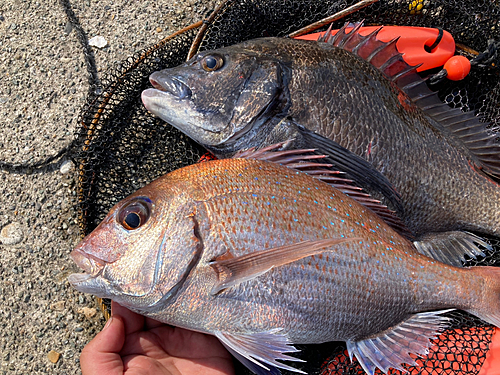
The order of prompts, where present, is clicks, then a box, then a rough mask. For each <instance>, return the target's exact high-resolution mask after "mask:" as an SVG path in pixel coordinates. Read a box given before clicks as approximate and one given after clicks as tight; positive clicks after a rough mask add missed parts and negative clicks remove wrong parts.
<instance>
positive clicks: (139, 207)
mask: <svg viewBox="0 0 500 375" xmlns="http://www.w3.org/2000/svg"><path fill="white" fill-rule="evenodd" d="M168 182H169V181H168V175H166V176H164V177H162V178H160V179H158V180H156V181H154V182H153V183H151V184H149V185H147V186H145V187H144V188H142V189H140V190H138V191H137V192H136V193H134V194H132V195H131V196H129V197H127V198H125V199H124V200H122V201H121V202H119V203H118V204H116V205H115V206H114V207H113V208H112V209H111V211H110V212H109V213H108V215H107V216H106V217H105V218H104V220H103V221H102V222H101V223H100V224H99V225H98V226H97V227H96V228H95V229H94V231H92V233H90V234H89V235H88V236H86V237H85V238H84V239H83V240H82V241H81V242H80V243H79V244H78V245H77V246H76V247H75V249H74V250H73V251H72V252H71V255H70V256H71V258H72V259H73V260H74V261H75V263H76V264H77V265H78V266H79V267H80V268H81V269H83V270H84V271H85V273H83V274H82V273H79V274H72V275H70V276H69V278H68V280H69V282H70V283H71V284H72V285H73V286H74V287H75V288H76V289H77V290H79V291H80V292H84V293H90V294H94V295H96V296H98V297H101V298H110V299H112V300H114V301H116V302H118V303H120V304H121V305H123V306H126V307H129V308H131V309H134V310H136V311H138V310H139V311H140V310H143V309H144V310H147V309H148V308H151V306H154V305H156V304H157V303H159V301H165V300H166V299H168V296H169V295H170V294H172V293H174V292H175V291H176V290H177V288H178V286H179V283H180V282H181V281H182V280H183V279H185V277H184V275H185V274H186V273H188V272H187V271H186V270H188V269H189V267H190V265H191V264H192V259H193V257H194V256H195V254H196V253H197V252H198V248H197V243H196V242H195V241H193V224H192V220H190V218H189V217H188V215H187V214H186V213H185V212H184V211H182V208H183V207H185V205H183V203H182V195H183V194H182V193H181V192H179V191H178V190H176V189H172V188H171V186H169V184H168ZM179 197H181V198H179Z"/></svg>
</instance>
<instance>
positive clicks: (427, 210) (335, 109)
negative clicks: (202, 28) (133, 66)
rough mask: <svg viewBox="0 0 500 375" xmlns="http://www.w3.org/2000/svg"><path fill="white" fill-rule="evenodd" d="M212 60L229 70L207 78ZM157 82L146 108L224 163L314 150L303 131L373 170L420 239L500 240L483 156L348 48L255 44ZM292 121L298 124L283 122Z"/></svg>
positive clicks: (497, 193) (158, 75)
mask: <svg viewBox="0 0 500 375" xmlns="http://www.w3.org/2000/svg"><path fill="white" fill-rule="evenodd" d="M213 55H217V56H221V57H222V58H223V59H224V66H223V67H222V68H221V69H219V70H217V71H213V72H206V71H205V70H203V68H202V67H201V62H202V61H204V59H206V58H207V57H209V56H213ZM171 79H174V80H178V81H180V82H183V84H184V85H185V86H186V87H188V88H189V89H190V90H191V91H192V96H191V97H189V98H185V99H183V100H177V99H176V95H175V94H174V95H172V94H171V93H168V92H165V91H161V90H165V88H164V86H166V83H167V82H169V81H170V80H171ZM151 81H152V82H153V84H154V86H155V87H156V88H159V89H160V90H155V89H148V90H146V91H144V92H143V96H142V97H143V102H144V104H145V106H146V108H148V109H149V110H150V111H151V112H152V113H154V114H155V115H157V116H159V117H161V118H162V119H164V120H165V121H167V122H169V123H170V124H172V125H174V126H176V127H177V128H178V129H180V130H181V131H183V132H185V133H186V134H187V135H188V136H190V137H191V138H193V139H195V140H196V141H197V142H199V143H200V144H202V145H203V146H205V147H207V148H208V149H210V150H211V151H212V152H213V153H214V154H215V155H217V156H218V157H227V156H230V155H232V153H234V152H235V151H237V150H238V149H241V148H245V147H254V146H256V147H262V146H266V145H269V144H273V143H277V142H279V141H285V140H287V139H290V137H294V138H295V139H296V143H295V145H293V146H292V147H298V148H305V147H315V144H314V143H311V142H309V141H307V140H304V139H303V138H301V134H302V131H301V130H300V129H298V128H297V127H296V126H295V125H294V123H298V124H301V125H302V126H304V127H305V128H307V129H309V130H311V131H313V132H315V133H317V134H319V135H321V136H324V137H326V138H329V139H331V140H333V141H335V142H337V143H339V144H340V145H341V146H343V147H346V148H347V149H349V150H350V151H352V152H354V153H356V154H357V155H359V156H361V157H363V158H365V159H366V160H368V161H369V162H371V163H372V164H373V166H374V167H375V168H376V169H377V170H378V171H380V172H381V173H382V174H383V175H384V176H385V177H386V178H387V179H388V180H389V181H390V182H391V183H392V184H393V185H394V186H395V188H396V190H397V191H398V192H399V193H400V195H401V198H402V199H401V201H402V204H403V206H402V208H400V207H397V206H395V205H394V204H393V202H391V201H390V200H389V199H388V198H387V196H381V195H380V194H378V192H377V191H374V190H373V189H372V190H370V188H369V187H368V188H367V190H368V191H369V192H370V193H371V194H372V195H373V196H375V197H377V198H378V199H381V200H382V201H383V202H384V204H386V205H388V206H389V207H390V208H392V209H394V210H396V211H397V212H398V214H399V216H400V217H401V218H402V219H403V220H404V222H405V224H406V225H407V227H408V228H409V229H410V230H411V232H412V233H414V235H415V236H416V237H420V236H422V235H423V234H425V233H430V232H446V231H455V230H468V231H476V232H480V233H487V234H491V235H497V236H499V235H500V190H499V188H498V184H496V183H495V182H493V181H492V180H491V179H490V178H489V177H487V176H486V175H485V174H483V173H482V172H479V171H478V168H474V166H475V165H476V166H477V165H481V163H480V162H478V160H477V158H476V157H475V156H474V155H473V154H472V153H471V152H470V150H468V149H467V148H466V147H465V146H464V144H463V143H462V142H461V141H459V140H458V139H456V138H455V137H453V136H452V135H451V133H450V132H449V131H448V130H447V129H445V128H444V127H443V126H442V125H441V124H439V123H437V122H436V121H435V120H434V119H433V118H431V117H430V116H428V115H426V113H424V112H423V111H422V110H421V109H419V108H418V107H417V106H416V105H414V104H413V103H412V102H411V100H410V99H409V98H408V96H407V95H406V94H405V93H403V92H402V91H401V90H400V89H399V88H398V87H396V85H395V84H393V83H391V82H390V81H389V80H388V79H387V78H386V77H384V76H383V75H382V74H381V73H380V72H379V71H378V70H377V69H376V68H375V67H373V66H372V65H371V64H370V63H368V62H366V61H364V60H362V59H361V58H359V57H358V56H355V55H354V54H352V53H350V52H348V51H345V50H344V49H342V48H337V47H334V46H331V45H329V44H327V43H321V42H317V43H315V42H310V41H298V40H292V39H285V38H262V39H256V40H251V41H247V42H244V43H241V44H238V45H235V46H231V47H226V48H221V49H219V50H214V51H205V52H202V53H200V54H199V55H198V56H197V57H195V58H193V59H192V60H191V61H189V62H187V63H186V64H184V65H181V66H179V67H177V68H173V69H165V70H163V71H160V72H155V73H153V74H152V75H151ZM218 109H220V111H218ZM286 118H291V119H292V120H293V122H292V123H289V124H286V125H283V123H282V122H279V120H281V119H286ZM276 124H278V125H276ZM308 142H309V143H308ZM312 142H314V140H313V141H312ZM364 187H365V186H364ZM365 188H366V187H365Z"/></svg>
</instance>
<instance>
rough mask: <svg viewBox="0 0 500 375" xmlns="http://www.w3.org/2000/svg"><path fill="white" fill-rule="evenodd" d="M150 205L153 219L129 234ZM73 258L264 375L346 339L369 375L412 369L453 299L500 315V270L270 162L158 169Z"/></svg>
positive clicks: (145, 307) (134, 304) (148, 309)
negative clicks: (444, 254) (407, 234)
mask: <svg viewBox="0 0 500 375" xmlns="http://www.w3.org/2000/svg"><path fill="white" fill-rule="evenodd" d="M137 207H143V210H142V211H140V210H139V211H137V212H138V215H142V216H139V217H140V218H141V225H140V226H139V227H138V228H131V229H128V230H124V227H123V225H122V218H123V215H124V214H127V213H128V212H130V210H133V209H136V208H137ZM134 212H136V211H134ZM143 218H144V221H143ZM145 244H147V247H145ZM115 247H118V248H120V249H121V254H122V255H117V253H116V251H114V250H113V248H115ZM145 250H147V251H145ZM72 256H73V258H74V259H75V261H76V262H77V263H78V264H79V265H80V267H82V268H83V269H84V270H85V271H86V272H87V274H83V275H82V274H79V275H72V276H70V282H71V283H72V284H73V285H74V286H75V287H76V288H77V289H79V290H80V291H84V292H91V293H93V294H96V295H98V296H100V297H106V298H111V299H114V300H115V301H117V302H118V303H120V304H122V305H123V306H126V307H128V308H130V309H131V310H134V311H137V312H140V313H142V314H144V315H146V316H149V317H151V318H154V319H157V320H159V321H162V322H165V323H168V324H172V325H175V326H179V327H183V328H187V329H191V330H196V331H201V332H206V333H211V334H214V335H216V336H217V337H218V338H219V339H220V340H221V342H222V343H223V344H224V345H225V346H226V347H227V348H228V350H230V351H231V352H232V353H233V354H235V356H236V357H237V358H238V359H240V360H241V361H242V362H243V363H245V364H246V365H247V366H249V367H250V368H251V369H252V370H253V371H254V372H256V373H258V374H264V373H266V371H265V370H264V367H266V366H270V367H273V368H284V369H288V370H291V371H298V370H297V369H295V368H294V367H292V366H289V365H287V364H284V363H281V362H277V361H276V359H280V360H293V357H289V356H288V355H287V354H285V353H288V352H291V351H295V348H294V347H293V346H291V345H292V344H307V343H322V342H327V341H339V340H344V341H347V345H348V348H349V350H350V352H351V353H352V354H354V355H355V356H356V358H357V359H358V360H359V361H360V362H361V364H362V365H363V368H365V370H366V371H367V372H368V373H370V374H372V373H373V371H374V369H375V368H376V367H379V368H381V369H383V370H386V369H387V368H388V367H395V368H400V364H401V363H413V359H412V358H411V357H410V356H409V355H408V353H414V354H422V353H423V352H424V351H425V350H426V349H427V347H428V346H429V345H430V344H429V338H430V337H433V336H434V335H435V334H436V333H437V332H439V331H440V330H442V329H443V327H444V326H445V325H446V322H447V318H445V317H442V316H441V314H442V313H443V311H447V310H446V309H450V308H452V309H453V308H460V309H465V310H466V311H469V312H471V313H473V314H476V315H478V316H479V317H481V318H483V319H486V320H487V321H489V322H491V323H493V324H497V323H500V319H498V314H499V311H500V273H499V270H498V269H495V268H491V267H479V268H478V267H473V268H470V269H464V268H457V267H454V266H451V265H447V264H444V263H441V262H439V261H437V260H434V259H432V258H428V257H426V256H423V255H420V254H419V253H418V252H417V251H416V249H415V248H414V247H413V245H412V243H411V242H410V241H408V240H407V239H406V238H404V237H402V236H401V235H399V234H398V233H397V232H395V231H394V230H393V229H392V228H391V227H389V226H388V225H387V224H386V223H385V222H384V221H382V220H381V219H380V218H379V217H378V216H377V215H375V214H374V213H372V212H371V211H370V210H369V209H367V208H365V207H364V206H362V205H360V204H359V203H357V202H356V201H355V200H353V199H352V198H350V197H348V196H346V195H344V194H343V193H341V192H340V191H338V190H336V189H335V188H333V187H332V186H330V185H329V184H326V183H324V182H322V181H320V180H318V179H315V178H313V177H311V176H308V175H307V174H305V173H302V172H298V171H294V170H291V169H289V168H287V167H284V166H280V165H278V164H275V163H270V162H263V161H258V160H247V159H225V160H213V161H209V162H205V163H200V164H197V165H193V166H189V167H186V168H183V169H180V170H178V171H174V172H172V173H170V174H168V175H166V176H163V177H161V178H159V179H158V180H156V181H154V182H152V183H151V184H149V185H147V186H146V187H144V188H142V189H140V190H138V191H137V192H136V193H134V194H133V195H131V196H130V197H128V198H126V199H125V200H124V201H122V202H120V203H118V204H117V205H116V206H115V207H114V208H113V209H112V210H111V211H110V213H109V214H108V216H107V217H106V218H105V219H104V221H103V222H102V223H101V224H100V225H99V226H98V227H97V228H96V229H95V230H94V232H92V233H91V234H90V235H89V236H88V237H86V239H84V240H83V241H82V243H81V244H80V245H79V246H77V248H76V249H75V250H73V252H72ZM102 259H107V261H102ZM100 260H101V261H100ZM132 286H135V288H133V287H132ZM134 291H136V292H134ZM144 291H148V292H147V293H144ZM381 343H384V344H383V345H385V346H384V347H383V348H380V347H379V346H380V345H382V344H381ZM249 358H254V360H255V361H256V363H255V362H252V361H250V362H252V363H253V364H252V363H248V362H249ZM267 368H269V367H267Z"/></svg>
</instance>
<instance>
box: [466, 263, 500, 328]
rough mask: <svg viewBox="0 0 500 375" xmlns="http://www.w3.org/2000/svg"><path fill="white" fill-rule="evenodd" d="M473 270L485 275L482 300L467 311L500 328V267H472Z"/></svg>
mask: <svg viewBox="0 0 500 375" xmlns="http://www.w3.org/2000/svg"><path fill="white" fill-rule="evenodd" d="M471 271H473V272H474V273H477V274H479V275H481V276H483V277H484V285H483V288H484V290H483V291H482V294H481V300H480V301H477V305H476V306H474V308H471V309H468V310H467V311H468V312H470V313H471V314H474V315H476V316H477V317H479V318H481V319H483V320H484V321H486V322H488V323H490V324H493V325H494V326H497V327H499V328H500V268H497V267H472V268H471Z"/></svg>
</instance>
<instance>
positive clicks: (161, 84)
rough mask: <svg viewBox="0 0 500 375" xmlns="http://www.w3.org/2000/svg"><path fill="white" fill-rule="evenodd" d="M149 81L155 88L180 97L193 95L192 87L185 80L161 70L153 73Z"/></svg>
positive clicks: (186, 97)
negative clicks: (163, 72) (162, 72)
mask: <svg viewBox="0 0 500 375" xmlns="http://www.w3.org/2000/svg"><path fill="white" fill-rule="evenodd" d="M149 82H150V83H151V85H153V87H154V88H155V89H157V90H159V91H164V92H168V93H170V94H172V95H174V96H176V97H177V98H179V99H188V98H190V97H191V95H192V91H191V89H190V88H189V87H188V86H187V85H186V84H185V83H184V82H182V81H180V80H179V79H177V78H175V77H171V76H169V75H165V74H161V73H160V72H154V73H153V74H151V76H150V77H149Z"/></svg>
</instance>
